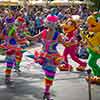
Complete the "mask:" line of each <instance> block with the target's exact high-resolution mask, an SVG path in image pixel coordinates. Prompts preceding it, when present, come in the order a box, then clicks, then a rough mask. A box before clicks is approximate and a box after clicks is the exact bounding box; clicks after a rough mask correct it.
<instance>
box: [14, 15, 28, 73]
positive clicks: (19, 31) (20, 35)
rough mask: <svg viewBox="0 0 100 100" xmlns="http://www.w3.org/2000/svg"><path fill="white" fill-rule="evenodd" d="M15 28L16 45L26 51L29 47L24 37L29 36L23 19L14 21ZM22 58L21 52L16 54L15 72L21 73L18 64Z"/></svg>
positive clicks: (19, 18)
mask: <svg viewBox="0 0 100 100" xmlns="http://www.w3.org/2000/svg"><path fill="white" fill-rule="evenodd" d="M15 26H16V35H17V43H18V44H17V45H18V46H19V47H20V48H22V49H26V48H27V47H28V46H29V41H28V40H27V39H26V38H25V35H26V34H29V31H28V29H27V25H26V23H25V19H24V18H23V17H18V18H17V19H16V20H15ZM23 51H24V50H23ZM22 56H23V52H22V51H18V52H16V66H15V71H16V72H21V70H20V62H21V60H22Z"/></svg>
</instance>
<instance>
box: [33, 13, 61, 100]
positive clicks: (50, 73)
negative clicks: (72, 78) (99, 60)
mask: <svg viewBox="0 0 100 100" xmlns="http://www.w3.org/2000/svg"><path fill="white" fill-rule="evenodd" d="M57 21H58V17H57V16H55V15H49V16H48V17H47V23H46V24H47V26H48V29H44V30H43V31H42V32H41V40H42V44H43V50H42V52H41V53H40V54H38V53H37V52H36V53H35V57H34V59H35V61H36V62H38V63H40V64H41V65H42V68H43V70H44V73H45V79H44V81H45V90H44V96H43V99H47V100H52V99H50V93H49V91H50V87H51V86H52V85H53V80H54V78H55V74H56V68H57V65H58V64H59V63H60V55H59V54H58V52H57V49H56V47H57V44H58V40H57V39H58V36H59V32H56V30H55V29H56V24H57ZM51 34H52V35H51ZM48 35H50V36H48ZM37 38H38V37H37ZM49 38H50V39H49Z"/></svg>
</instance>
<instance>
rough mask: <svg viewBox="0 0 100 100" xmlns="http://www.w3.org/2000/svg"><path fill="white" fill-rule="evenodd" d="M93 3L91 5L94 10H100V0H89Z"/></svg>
mask: <svg viewBox="0 0 100 100" xmlns="http://www.w3.org/2000/svg"><path fill="white" fill-rule="evenodd" d="M90 1H92V2H93V3H94V6H92V7H93V8H94V9H96V10H100V0H90Z"/></svg>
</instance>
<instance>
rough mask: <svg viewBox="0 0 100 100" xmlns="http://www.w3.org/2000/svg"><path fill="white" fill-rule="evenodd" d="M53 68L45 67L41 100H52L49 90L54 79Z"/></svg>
mask: <svg viewBox="0 0 100 100" xmlns="http://www.w3.org/2000/svg"><path fill="white" fill-rule="evenodd" d="M54 70H55V67H53V66H45V69H44V71H45V79H44V82H45V89H44V96H43V99H44V100H45V99H46V100H52V99H51V97H50V88H51V86H52V85H53V80H54V77H55V73H56V72H55V71H54Z"/></svg>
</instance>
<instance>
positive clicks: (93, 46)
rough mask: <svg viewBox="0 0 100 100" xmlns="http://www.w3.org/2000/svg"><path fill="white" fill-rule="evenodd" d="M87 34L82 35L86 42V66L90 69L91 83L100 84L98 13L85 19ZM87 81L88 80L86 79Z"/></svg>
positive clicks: (99, 20) (99, 24)
mask: <svg viewBox="0 0 100 100" xmlns="http://www.w3.org/2000/svg"><path fill="white" fill-rule="evenodd" d="M87 25H88V33H87V34H82V33H81V35H82V37H83V39H84V41H85V42H86V45H85V47H87V50H88V53H89V58H88V65H89V66H90V67H91V69H92V72H93V74H94V75H93V76H91V78H90V81H91V83H95V84H100V65H98V64H97V60H98V59H99V58H100V13H98V12H95V13H94V14H92V15H90V16H89V17H88V18H87ZM86 80H87V81H88V80H89V78H88V77H86Z"/></svg>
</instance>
